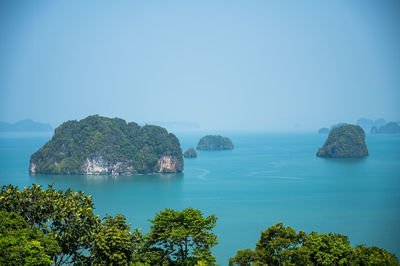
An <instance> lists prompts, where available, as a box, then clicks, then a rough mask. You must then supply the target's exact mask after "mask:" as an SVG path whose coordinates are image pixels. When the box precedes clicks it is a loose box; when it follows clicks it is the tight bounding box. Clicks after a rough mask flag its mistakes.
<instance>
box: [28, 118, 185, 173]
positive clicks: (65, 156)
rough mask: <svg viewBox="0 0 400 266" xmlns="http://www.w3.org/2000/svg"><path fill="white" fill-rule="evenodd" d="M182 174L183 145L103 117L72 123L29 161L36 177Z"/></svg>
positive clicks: (161, 132)
mask: <svg viewBox="0 0 400 266" xmlns="http://www.w3.org/2000/svg"><path fill="white" fill-rule="evenodd" d="M182 170H183V158H182V150H181V147H180V143H179V140H178V139H177V138H176V136H175V135H174V134H172V133H168V131H167V130H166V129H164V128H162V127H159V126H151V125H145V126H143V127H141V126H139V125H138V124H137V123H135V122H130V123H126V122H125V120H123V119H119V118H107V117H101V116H98V115H93V116H89V117H87V118H85V119H82V120H80V121H76V120H73V121H68V122H65V123H63V124H62V125H61V126H59V127H58V128H56V130H55V133H54V135H53V137H52V139H51V140H50V141H49V142H47V143H46V144H45V145H44V146H43V147H42V148H40V149H39V150H38V151H37V152H35V153H34V154H33V155H32V156H31V159H30V166H29V172H30V173H32V174H35V173H40V174H109V175H131V174H146V173H176V172H181V171H182Z"/></svg>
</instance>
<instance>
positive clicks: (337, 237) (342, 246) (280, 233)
mask: <svg viewBox="0 0 400 266" xmlns="http://www.w3.org/2000/svg"><path fill="white" fill-rule="evenodd" d="M229 265H230V266H234V265H240V266H248V265H253V266H257V265H285V266H286V265H358V266H366V265H382V266H383V265H399V261H398V259H397V257H396V256H395V255H394V254H391V253H389V252H388V251H386V250H384V249H381V248H377V247H370V248H368V247H364V246H363V245H360V246H357V247H355V248H352V247H351V245H350V243H349V241H348V238H347V236H344V235H341V234H333V233H328V234H320V233H317V232H312V233H311V234H308V235H307V234H306V233H304V232H303V231H299V233H298V234H296V231H295V230H294V229H292V228H290V227H284V226H283V224H282V223H278V224H276V225H274V226H271V227H268V229H267V230H265V231H264V232H262V233H261V238H260V240H259V241H258V242H257V243H256V248H255V250H254V251H253V250H251V249H245V250H239V251H238V252H237V254H236V256H235V257H233V258H231V259H230V260H229Z"/></svg>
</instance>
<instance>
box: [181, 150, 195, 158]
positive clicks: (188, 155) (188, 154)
mask: <svg viewBox="0 0 400 266" xmlns="http://www.w3.org/2000/svg"><path fill="white" fill-rule="evenodd" d="M183 157H185V158H196V157H197V152H196V150H195V149H194V148H192V147H191V148H189V149H187V150H186V151H185V152H184V153H183Z"/></svg>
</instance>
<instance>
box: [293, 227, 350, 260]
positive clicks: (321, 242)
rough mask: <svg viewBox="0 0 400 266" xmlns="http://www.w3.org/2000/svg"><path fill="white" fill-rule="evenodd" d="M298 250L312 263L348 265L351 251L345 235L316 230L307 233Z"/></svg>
mask: <svg viewBox="0 0 400 266" xmlns="http://www.w3.org/2000/svg"><path fill="white" fill-rule="evenodd" d="M300 251H301V252H302V253H303V254H306V255H307V257H308V258H309V261H310V262H312V263H313V264H314V265H349V264H350V261H351V256H352V253H353V250H352V247H351V245H350V243H349V241H348V239H347V236H344V235H341V234H332V233H329V234H320V233H316V232H312V233H311V234H309V235H307V237H306V238H305V240H304V243H303V246H302V249H301V250H300Z"/></svg>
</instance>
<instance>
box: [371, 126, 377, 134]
mask: <svg viewBox="0 0 400 266" xmlns="http://www.w3.org/2000/svg"><path fill="white" fill-rule="evenodd" d="M370 133H371V134H376V133H378V129H377V128H376V127H372V128H371V131H370Z"/></svg>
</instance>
